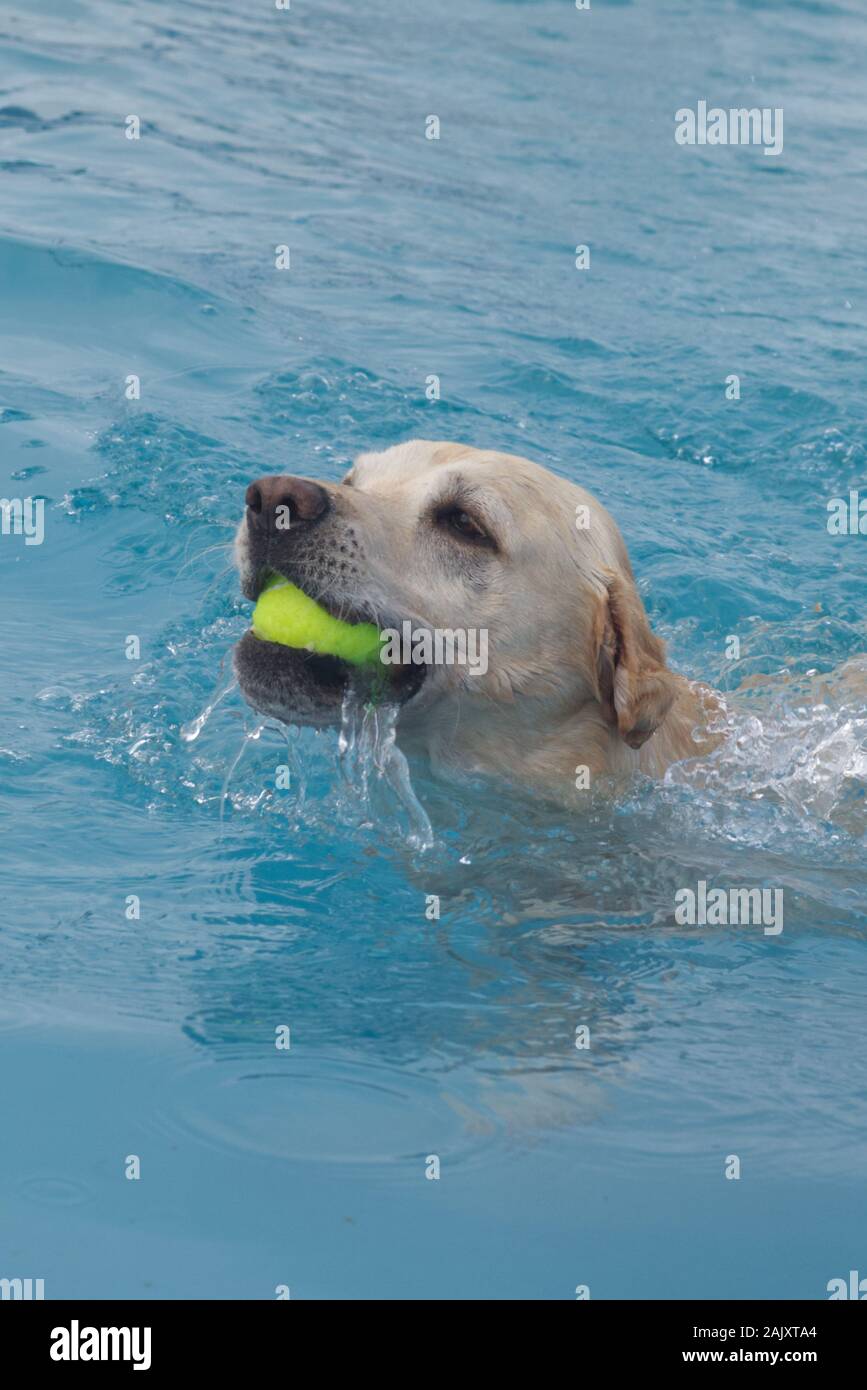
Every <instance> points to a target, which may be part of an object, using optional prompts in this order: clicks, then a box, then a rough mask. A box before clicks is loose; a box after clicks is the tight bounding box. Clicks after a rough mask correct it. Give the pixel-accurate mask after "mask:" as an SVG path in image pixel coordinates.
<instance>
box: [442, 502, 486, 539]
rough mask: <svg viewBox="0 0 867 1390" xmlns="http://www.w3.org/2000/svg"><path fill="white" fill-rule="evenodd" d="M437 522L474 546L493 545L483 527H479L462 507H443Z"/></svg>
mask: <svg viewBox="0 0 867 1390" xmlns="http://www.w3.org/2000/svg"><path fill="white" fill-rule="evenodd" d="M437 521H438V522H439V524H440V525H441V526H447V527H448V529H449V530H450V531H453V532H454V533H455V535H458V536H460V537H461V539H462V540H465V541H472V542H473V544H475V545H493V541H492V540H491V537H490V536H489V535H488V533H487V531H486V530H485V529H484V527H482V526H480V525H479V523H478V522H477V521H476V519H475V517H473V516H470V514H469V512H465V511H464V509H463V507H443V509H442V511H441V512H438V513H437Z"/></svg>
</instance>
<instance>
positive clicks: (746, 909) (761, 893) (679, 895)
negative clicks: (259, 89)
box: [674, 878, 783, 936]
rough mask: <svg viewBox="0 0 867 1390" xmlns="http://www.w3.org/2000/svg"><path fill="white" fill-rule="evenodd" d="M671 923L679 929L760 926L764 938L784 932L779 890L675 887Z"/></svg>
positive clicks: (699, 885)
mask: <svg viewBox="0 0 867 1390" xmlns="http://www.w3.org/2000/svg"><path fill="white" fill-rule="evenodd" d="M674 904H675V906H674V920H675V921H676V922H677V923H678V925H679V926H681V927H737V926H741V927H762V928H763V930H764V934H765V936H779V934H780V932H781V931H782V930H783V890H782V888H710V889H709V888H708V886H707V882H706V881H705V879H703V878H700V879H699V881H698V883H697V885H696V887H695V888H678V890H677V892H676V893H675V895H674Z"/></svg>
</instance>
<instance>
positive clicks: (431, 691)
mask: <svg viewBox="0 0 867 1390" xmlns="http://www.w3.org/2000/svg"><path fill="white" fill-rule="evenodd" d="M246 500H247V508H246V514H245V517H244V519H243V521H242V522H241V525H240V528H239V530H238V533H237V538H236V560H237V564H238V568H239V572H240V577H241V585H242V589H243V592H244V594H245V595H246V597H247V598H249V599H251V600H255V598H256V597H257V596H258V594H259V592H260V590H261V587H262V584H263V582H264V579H265V577H266V576H267V575H268V574H269V573H272V572H276V573H278V574H282V575H284V576H285V577H286V578H287V579H289V580H291V581H292V582H293V583H294V584H296V585H298V586H299V588H301V589H303V590H304V591H305V592H306V593H308V594H310V595H311V597H313V598H315V599H317V600H318V602H319V603H321V604H322V605H323V606H324V607H326V608H327V609H328V610H329V611H330V612H331V613H333V614H334V615H335V616H337V617H342V618H346V619H349V620H350V621H356V622H357V621H373V622H376V623H377V624H379V626H380V628H382V629H385V630H386V631H388V632H389V633H392V634H394V636H393V638H389V643H390V651H391V654H392V658H393V661H394V664H393V665H392V666H391V668H390V669H389V670H388V671H387V675H388V695H389V698H392V699H394V700H396V701H400V702H401V712H400V718H399V722H398V737H399V739H400V740H401V742H403V741H404V740H408V741H412V742H413V743H415V744H418V743H421V744H423V745H424V746H425V748H426V750H427V752H428V753H429V755H430V756H431V758H432V760H433V762H434V763H435V764H439V765H445V766H447V767H448V766H451V767H456V768H461V769H464V770H466V771H470V772H473V773H496V774H501V775H505V776H507V777H509V778H514V779H517V780H519V781H522V782H524V783H526V784H529V785H531V786H533V787H538V788H540V789H544V790H547V791H549V792H551V791H555V792H558V791H560V792H566V791H568V790H571V789H572V788H573V787H574V786H575V785H576V781H577V782H578V784H579V785H580V778H581V773H580V771H576V770H579V769H587V774H586V775H587V777H588V778H589V779H590V780H591V781H592V779H593V778H594V777H598V776H600V775H613V776H615V777H619V776H622V775H624V774H628V773H629V772H631V771H635V770H638V769H640V770H641V771H643V772H647V773H651V774H659V773H661V772H663V771H664V770H665V768H666V767H668V766H669V764H670V763H672V762H673V761H676V760H679V759H683V758H688V757H694V756H696V755H699V754H701V753H703V752H706V751H708V750H709V749H710V748H712V747H713V746H715V744H716V742H717V741H718V736H715V735H713V734H712V733H710V732H709V731H708V728H707V726H708V723H709V722H712V719H713V715H714V714H715V713H716V710H717V708H718V702H717V700H716V699H715V697H714V695H713V693H712V692H711V691H710V690H708V689H707V688H705V687H701V686H697V685H695V684H693V683H691V682H690V681H688V680H686V679H685V678H684V677H683V676H680V675H677V674H676V673H675V672H673V671H671V670H670V669H669V667H668V666H667V664H666V659H665V649H664V646H663V643H662V642H661V641H660V639H659V638H658V637H656V636H655V635H654V633H653V632H652V631H651V628H650V624H649V622H648V620H647V615H646V613H645V610H644V605H643V603H642V601H641V598H640V596H639V593H638V590H637V588H636V586H635V580H634V578H633V574H632V568H631V566H630V563H629V557H628V555H627V552H626V547H625V545H624V543H623V539H622V537H621V535H620V532H619V531H618V529H617V526H616V525H615V523H614V521H613V520H612V518H611V517H610V516H609V515H608V513H607V512H606V511H605V509H604V508H603V507H602V506H601V505H600V504H599V502H597V501H596V499H595V498H594V497H592V496H591V495H590V493H588V492H585V491H584V489H583V488H580V487H576V486H575V484H573V483H570V482H567V481H566V480H565V479H563V478H558V477H557V476H555V475H554V474H553V473H551V472H549V471H548V470H547V469H545V468H542V467H540V466H539V465H538V464H535V463H530V462H529V461H528V460H527V459H524V458H518V457H515V456H514V455H511V454H501V453H495V452H491V451H488V450H483V449H475V448H471V447H469V446H467V445H463V444H451V443H437V442H433V441H429V440H411V441H409V442H408V443H405V444H399V445H397V446H395V447H394V448H391V449H387V450H385V451H384V452H383V453H378V454H362V455H361V457H360V458H359V459H358V460H357V461H356V463H355V464H354V466H353V468H352V469H351V470H350V472H349V473H348V474H347V476H346V477H345V478H344V479H343V481H342V482H341V483H339V484H337V485H335V484H330V483H320V482H314V481H313V480H311V479H307V478H296V477H285V476H275V477H266V478H261V479H259V480H258V482H255V483H252V484H251V485H250V487H249V488H248V491H247V499H246ZM442 634H447V635H446V636H445V637H442V636H441V635H442ZM448 634H451V636H450V637H449V636H448ZM235 665H236V669H237V672H238V676H239V680H240V684H241V688H242V690H243V691H244V694H245V695H246V698H247V699H248V700H249V702H250V703H251V704H252V705H253V706H255V707H256V708H257V709H260V710H262V711H264V712H265V713H267V714H270V715H274V716H276V717H277V718H279V719H282V720H284V721H286V722H287V723H308V724H309V723H313V724H322V723H326V722H330V721H335V720H336V719H337V718H339V714H340V709H341V705H342V701H343V698H344V695H345V691H346V687H347V683H348V681H349V680H350V679H352V678H353V672H352V669H351V668H350V667H347V666H346V665H344V663H343V662H341V661H338V660H337V659H336V658H333V657H322V656H316V655H313V654H311V653H308V652H299V651H295V650H293V649H291V648H287V647H284V646H278V645H275V644H274V643H271V642H265V641H261V640H260V639H259V638H257V637H255V636H254V635H253V634H252V632H250V633H248V634H247V635H246V636H245V637H244V638H243V639H242V641H241V642H240V643H239V644H238V647H237V648H236V653H235Z"/></svg>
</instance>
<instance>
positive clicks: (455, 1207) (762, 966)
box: [0, 0, 867, 1299]
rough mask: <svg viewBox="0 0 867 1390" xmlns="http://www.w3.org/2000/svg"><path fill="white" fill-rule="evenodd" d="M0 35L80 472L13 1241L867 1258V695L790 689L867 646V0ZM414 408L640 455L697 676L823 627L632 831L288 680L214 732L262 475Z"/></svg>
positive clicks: (50, 429)
mask: <svg viewBox="0 0 867 1390" xmlns="http://www.w3.org/2000/svg"><path fill="white" fill-rule="evenodd" d="M0 55H2V69H0V72H2V76H0V83H2V88H0V174H2V203H0V236H2V240H0V304H2V316H0V318H2V322H0V427H2V428H0V440H2V451H0V462H2V468H3V479H2V490H3V495H4V496H21V497H25V496H30V495H32V496H37V497H39V496H41V497H44V498H45V499H46V512H45V525H46V531H45V540H44V543H43V544H42V545H41V546H37V545H33V546H25V544H24V542H23V538H22V537H16V536H14V535H13V536H3V537H2V538H0V566H2V584H3V594H4V598H5V602H4V604H3V610H2V614H3V639H2V640H3V657H4V668H5V674H4V682H3V691H2V716H3V719H2V736H0V759H2V770H3V778H2V809H3V819H4V830H3V838H2V850H3V855H4V861H5V869H4V891H3V907H2V930H0V980H2V984H0V1095H2V1115H3V1143H2V1145H0V1276H8V1277H12V1276H24V1277H26V1276H30V1277H34V1278H36V1277H41V1278H44V1279H45V1283H46V1295H47V1296H48V1297H56V1298H59V1297H68V1296H78V1295H81V1296H85V1297H99V1296H107V1295H113V1296H119V1297H124V1298H126V1297H170V1298H189V1297H230V1298H266V1299H267V1298H273V1297H274V1291H275V1287H276V1286H277V1285H282V1284H285V1285H288V1286H289V1287H290V1288H291V1290H292V1297H293V1298H311V1297H328V1298H353V1299H357V1298H380V1297H382V1298H397V1297H401V1298H441V1297H455V1298H505V1297H510V1298H545V1299H547V1298H553V1299H559V1298H566V1299H568V1298H572V1297H574V1290H575V1287H576V1285H579V1284H587V1285H589V1286H590V1290H591V1296H592V1297H594V1298H605V1297H627V1298H647V1297H664V1298H677V1297H688V1296H693V1297H731V1298H746V1297H753V1296H756V1297H772V1296H783V1297H806V1298H822V1297H826V1296H827V1295H826V1284H827V1282H828V1280H829V1279H831V1278H834V1277H836V1276H846V1275H847V1273H848V1271H849V1270H850V1269H860V1270H861V1272H862V1274H867V1217H865V1178H864V1174H865V1163H867V1050H865V1046H864V1001H865V986H867V958H865V932H867V909H865V886H867V817H865V790H867V716H865V711H864V710H863V709H860V710H859V709H858V708H857V707H853V706H851V705H849V706H846V705H844V706H842V707H822V708H815V707H814V703H813V702H812V701H811V700H809V699H802V698H801V697H800V696H799V695H797V694H786V693H785V692H786V691H789V690H791V689H792V688H793V687H792V686H791V684H790V682H791V680H792V679H793V678H794V676H795V675H798V674H803V673H806V672H808V671H810V670H811V669H818V670H821V671H830V670H832V669H833V668H834V667H836V666H837V665H838V664H839V663H841V662H842V661H844V660H845V659H846V658H847V657H849V656H852V655H854V654H857V653H859V652H864V651H867V632H865V615H864V598H865V578H867V538H864V537H854V538H852V537H850V538H835V537H832V536H829V534H828V532H827V529H826V525H825V521H826V504H827V501H828V499H829V498H831V497H833V496H837V495H845V494H846V493H847V492H848V490H849V489H850V488H852V487H857V486H859V485H861V486H862V487H867V468H865V457H867V426H865V423H864V383H865V374H864V359H865V347H867V341H865V303H867V262H865V258H864V254H863V241H864V237H863V233H864V225H865V212H867V193H865V183H864V148H865V144H864V142H865V107H864V90H863V73H864V64H865V58H867V13H865V11H864V8H863V5H862V4H861V3H860V0H836V3H821V2H820V0H813V2H812V3H809V2H808V0H767V3H758V2H756V3H746V0H745V2H744V3H736V2H735V0H654V3H652V4H651V3H649V0H647V2H645V3H639V2H638V0H636V3H634V4H629V3H613V0H608V2H607V3H605V0H593V5H592V9H591V11H590V12H589V13H580V12H578V11H576V10H575V9H574V7H573V6H572V5H570V4H569V3H567V2H566V0H559V3H555V0H541V3H518V2H517V0H514V3H506V0H430V3H427V4H425V5H424V6H409V5H401V4H397V3H395V0H391V3H386V0H365V3H364V4H357V3H354V0H318V3H316V4H312V3H305V0H294V3H293V5H292V8H291V10H290V11H288V12H283V13H281V12H278V11H276V10H272V9H270V8H269V5H268V4H267V3H263V4H261V5H258V6H257V5H253V4H250V3H241V0H234V3H232V0H184V3H183V4H181V3H180V0H162V2H160V0H135V2H134V3H118V0H53V3H48V2H47V0H42V3H40V5H38V6H35V5H34V6H15V5H12V4H8V3H6V2H5V0H3V3H0ZM699 99H706V100H707V101H708V102H709V103H710V104H714V103H718V104H720V105H722V106H725V107H729V106H760V107H763V106H769V107H783V108H784V111H785V148H784V152H783V154H782V155H781V156H780V157H779V158H769V157H766V156H764V155H763V154H762V151H761V150H760V149H756V148H735V147H727V148H708V147H703V148H701V147H694V148H688V147H687V148H685V147H680V146H678V145H677V144H675V141H674V139H673V129H674V112H675V110H676V109H677V108H678V107H681V106H684V105H692V106H694V105H695V103H696V102H697V101H698V100H699ZM434 113H435V114H437V115H438V116H439V117H440V121H441V138H440V140H439V141H438V142H437V141H429V140H426V139H425V138H424V123H425V118H426V117H427V116H428V115H429V114H434ZM130 114H135V115H138V116H139V117H140V120H141V138H140V140H138V141H133V140H129V139H127V138H126V137H125V134H124V123H125V121H126V118H127V116H129V115H130ZM579 243H586V244H588V245H589V246H590V248H591V266H590V269H589V271H586V272H578V271H576V270H575V268H574V254H575V252H574V248H575V246H576V245H577V244H579ZM281 244H285V245H288V246H289V247H290V251H291V268H290V269H289V270H288V271H278V270H276V269H275V267H274V248H275V247H276V246H277V245H281ZM730 373H736V374H738V375H739V376H740V378H741V399H740V400H739V401H729V400H727V399H726V397H725V385H724V384H725V378H726V377H727V376H728V375H729V374H730ZM131 374H135V375H137V376H138V377H139V378H140V380H141V398H140V400H127V399H126V398H125V395H124V390H125V381H126V378H127V377H128V376H129V375H131ZM430 374H437V375H439V376H440V378H441V383H442V398H441V399H440V400H439V401H435V402H430V401H428V400H427V399H426V397H425V381H426V378H427V377H428V376H429V375H430ZM413 435H424V436H427V437H434V438H436V437H441V438H457V439H461V440H466V441H468V442H471V443H474V444H479V445H486V446H489V447H498V448H501V449H505V450H508V451H512V452H516V453H521V454H525V455H527V456H529V457H531V458H534V459H536V460H538V461H540V462H542V463H544V464H546V465H548V466H549V467H551V468H553V469H554V470H555V471H557V472H561V473H564V474H565V475H567V476H568V477H570V478H573V479H574V480H576V481H578V482H580V483H582V484H584V485H585V486H587V487H589V488H590V489H591V490H593V491H594V492H595V493H596V494H597V495H598V496H599V497H600V499H601V500H602V501H603V503H604V504H605V505H606V506H607V507H608V508H609V509H610V510H611V511H612V513H613V514H614V515H615V517H616V518H617V520H618V522H619V524H620V526H621V529H622V530H623V533H624V535H625V537H626V540H627V543H628V545H629V547H630V550H631V553H632V556H633V560H634V564H635V568H636V572H637V574H638V576H639V579H640V583H641V589H642V593H643V594H644V596H645V600H646V603H647V606H648V609H649V611H650V613H651V615H652V619H653V622H654V624H655V626H656V628H657V629H658V630H659V631H660V632H661V633H662V634H663V635H664V636H665V637H666V638H667V639H668V642H669V648H670V659H671V661H672V664H673V665H675V666H676V667H677V668H678V669H680V670H683V671H685V672H686V673H687V674H689V675H691V676H696V677H701V678H704V679H707V680H710V681H712V682H714V683H716V684H717V685H718V686H721V687H723V688H724V689H726V690H730V689H732V688H733V687H734V686H735V685H736V684H737V683H738V681H739V680H740V679H741V678H742V677H743V676H744V675H773V674H774V673H779V672H783V671H785V672H787V673H788V675H787V680H786V681H784V682H783V685H782V687H781V689H782V690H783V692H784V693H783V694H782V695H780V696H779V698H777V699H776V703H775V705H774V707H773V709H772V711H771V713H770V714H769V713H768V706H767V704H765V705H761V704H757V705H756V706H755V707H754V708H752V707H749V702H747V705H748V707H747V708H745V709H743V708H742V709H741V711H740V713H739V714H738V715H737V716H736V718H737V720H738V721H739V722H738V723H736V727H735V730H734V732H733V736H732V738H731V740H730V741H729V744H728V745H727V747H726V749H725V750H724V751H723V753H722V754H721V755H720V756H719V757H717V758H716V759H714V760H713V761H712V762H711V763H710V764H709V765H708V766H707V767H706V768H704V769H702V770H699V771H692V772H690V771H688V770H686V771H681V770H675V772H674V773H673V774H672V775H671V776H670V777H669V778H668V779H667V780H666V782H665V784H663V785H658V786H649V785H640V786H636V788H635V789H634V791H632V792H631V793H629V794H628V795H626V796H625V797H623V798H621V799H620V800H619V801H617V802H616V803H614V804H609V805H607V806H606V805H599V806H597V807H595V808H594V810H593V811H592V813H591V814H589V815H587V816H585V817H583V818H581V819H580V820H579V819H578V818H576V817H574V816H571V815H569V814H567V813H564V812H562V811H558V810H557V809H556V808H552V807H550V806H547V805H544V804H542V803H540V802H537V801H532V800H529V799H525V798H524V797H523V796H522V795H521V794H520V792H519V791H517V790H515V789H511V790H510V791H509V792H508V794H505V793H503V792H502V791H501V790H500V789H498V788H494V787H492V786H486V785H484V784H481V783H479V784H466V785H457V786H456V785H449V784H448V783H445V782H443V781H439V780H437V779H436V778H435V777H434V776H433V775H432V774H431V773H430V771H429V770H428V769H427V768H425V767H424V766H421V765H413V766H412V767H411V777H412V788H413V791H412V796H409V795H404V796H403V797H400V796H398V794H397V793H396V792H395V791H394V789H393V788H391V787H389V786H387V785H386V784H385V782H384V781H383V779H381V778H378V777H377V775H376V768H375V765H374V762H373V758H372V755H371V750H369V749H368V750H367V751H366V752H365V751H362V752H361V753H360V754H359V755H358V758H357V760H356V763H355V764H353V765H352V766H351V767H349V768H348V769H347V767H346V760H345V759H344V760H343V764H341V759H340V757H339V755H338V749H337V738H336V734H335V733H334V731H331V732H328V733H322V734H316V733H314V732H312V731H306V732H304V733H302V734H299V733H297V732H295V733H293V732H289V733H285V732H281V731H279V730H277V729H276V728H274V727H270V726H269V727H267V728H265V729H262V730H260V729H259V726H258V723H257V720H256V717H255V716H253V715H252V714H251V713H250V712H249V711H248V710H246V708H245V706H244V705H243V702H242V701H241V699H240V696H239V695H238V693H237V691H236V690H231V689H229V690H228V691H227V693H226V694H225V695H224V697H223V699H222V700H221V701H220V702H219V703H218V704H217V706H216V708H215V709H214V711H213V713H212V714H211V716H210V718H209V719H208V720H207V721H206V722H205V723H204V724H203V725H201V727H200V732H199V733H198V736H197V737H196V738H190V737H189V735H190V734H191V733H193V732H195V727H194V728H192V729H191V728H190V727H189V726H190V724H191V721H194V720H195V719H196V717H197V716H198V715H199V714H200V712H201V711H203V710H205V709H206V707H207V706H208V705H209V704H210V703H211V702H212V696H213V694H214V692H217V693H219V692H220V691H221V690H223V689H224V687H225V686H226V684H227V680H228V672H229V660H228V654H229V652H230V650H231V646H232V644H233V642H234V641H235V640H236V639H237V638H238V637H239V636H240V635H241V634H242V632H243V631H244V630H245V627H246V626H247V624H248V619H249V606H248V605H246V604H245V603H244V602H243V600H242V599H241V598H240V596H239V594H238V592H237V586H236V581H235V578H234V575H233V572H232V570H231V567H230V555H229V549H228V543H229V542H230V540H231V537H232V533H233V529H234V527H235V525H236V524H237V521H238V519H239V517H240V513H241V507H242V500H243V493H244V488H245V486H246V484H247V483H248V482H249V481H250V480H251V479H252V478H255V477H258V476H260V475H261V474H263V473H268V472H278V471H280V472H300V473H307V474H311V475H313V476H318V477H323V478H330V479H336V478H338V477H340V476H341V474H342V472H343V471H344V470H345V468H346V466H347V464H348V462H349V461H350V460H351V459H352V457H353V455H354V454H355V453H356V452H359V451H361V450H367V449H370V448H374V447H380V446H386V445H389V444H392V443H395V442H397V441H399V440H401V439H404V438H408V437H411V436H413ZM730 634H737V635H739V636H740V638H741V641H742V657H741V661H740V664H739V665H738V666H737V669H736V670H735V668H733V666H732V663H731V662H730V661H727V659H726V657H725V641H726V637H727V636H728V635H730ZM130 635H135V636H138V637H139V639H140V643H141V656H140V659H138V660H129V659H127V657H126V654H125V648H126V641H127V638H128V637H129V636H130ZM196 727H198V726H196ZM182 729H185V731H186V734H187V737H186V738H185V737H183V736H182V733H181V730H182ZM248 734H255V735H257V736H256V737H246V736H245V735H248ZM239 753H240V754H241V756H240V758H238V755H239ZM236 760H237V761H236ZM278 764H281V765H282V764H288V765H289V766H291V769H292V776H291V785H290V787H289V788H288V789H281V790H278V789H277V788H276V787H275V768H276V766H277V765H278ZM419 808H423V813H424V815H426V816H427V817H428V818H429V821H430V824H431V827H432V832H433V844H432V845H431V846H430V847H428V848H427V849H421V848H419V847H418V845H419V833H418V831H419V826H420V825H421V824H423V817H422V816H421V813H420V810H419ZM700 878H703V879H707V880H710V881H712V882H715V883H718V884H723V885H729V884H731V885H754V884H769V885H774V886H777V887H782V888H783V889H784V892H785V903H786V916H785V929H784V931H783V933H782V935H780V936H778V937H769V936H765V935H763V934H762V933H761V932H760V931H757V930H755V929H745V928H735V927H732V928H719V927H717V928H711V927H708V928H699V927H695V928H689V927H681V926H678V925H677V924H676V923H675V920H674V913H673V904H674V894H675V892H676V890H677V889H678V888H680V887H683V886H690V885H694V884H695V883H696V882H697V880H698V879H700ZM430 894H439V895H440V897H441V912H442V915H441V918H440V920H439V921H438V922H437V921H429V920H427V918H426V915H425V903H426V898H427V896H428V895H430ZM130 895H136V896H137V897H138V898H139V899H140V918H139V919H137V920H136V919H135V918H128V917H127V915H126V911H127V901H128V898H129V897H130ZM582 1024H583V1025H587V1026H589V1027H590V1030H591V1039H592V1043H591V1048H590V1050H589V1051H578V1050H576V1048H575V1046H574V1038H575V1029H576V1027H578V1026H580V1025H582ZM282 1025H286V1026H288V1027H289V1028H290V1029H291V1044H292V1045H291V1049H290V1050H288V1051H278V1050H277V1049H276V1048H275V1045H274V1040H275V1029H277V1028H279V1027H280V1026H282ZM129 1155H137V1156H138V1157H139V1159H140V1162H141V1178H140V1180H139V1181H129V1180H127V1179H126V1177H125V1175H124V1167H125V1161H126V1159H127V1156H129ZM429 1155H437V1156H438V1157H439V1159H440V1163H441V1177H440V1179H439V1181H430V1180H427V1179H426V1177H425V1167H426V1162H427V1158H428V1156H429ZM728 1155H737V1156H738V1157H739V1159H740V1161H741V1177H740V1180H739V1181H734V1180H726V1178H725V1176H724V1170H725V1165H726V1160H727V1156H728Z"/></svg>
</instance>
